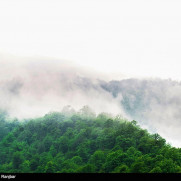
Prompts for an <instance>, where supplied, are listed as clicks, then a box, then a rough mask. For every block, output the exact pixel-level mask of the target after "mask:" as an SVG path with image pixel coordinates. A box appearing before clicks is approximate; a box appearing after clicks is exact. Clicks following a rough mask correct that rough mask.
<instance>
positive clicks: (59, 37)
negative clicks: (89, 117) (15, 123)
mask: <svg viewBox="0 0 181 181" xmlns="http://www.w3.org/2000/svg"><path fill="white" fill-rule="evenodd" d="M180 7H181V1H176V0H137V1H135V0H117V1H116V0H31V1H25V0H1V1H0V54H6V55H8V54H12V55H21V56H45V57H46V56H48V57H55V58H58V59H60V60H69V61H72V62H74V63H77V64H78V65H79V66H83V67H84V66H87V67H89V68H90V69H94V70H97V71H101V72H109V73H111V72H118V73H123V74H125V75H128V76H129V75H131V76H149V77H150V76H151V77H161V78H172V79H179V80H181V71H180V66H179V65H180V61H181V53H180V50H181V11H180ZM16 61H17V60H16Z"/></svg>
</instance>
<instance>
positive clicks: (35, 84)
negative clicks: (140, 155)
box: [0, 55, 181, 147]
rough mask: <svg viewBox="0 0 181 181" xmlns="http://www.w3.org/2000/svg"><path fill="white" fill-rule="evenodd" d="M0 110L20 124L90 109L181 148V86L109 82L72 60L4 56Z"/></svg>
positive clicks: (0, 68)
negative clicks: (118, 116)
mask: <svg viewBox="0 0 181 181" xmlns="http://www.w3.org/2000/svg"><path fill="white" fill-rule="evenodd" d="M0 63H1V66H0V109H3V110H6V111H7V112H8V113H9V115H10V116H11V117H17V118H19V119H24V118H34V117H38V116H43V115H44V114H46V113H48V112H50V111H61V110H62V108H63V107H64V106H66V105H71V106H72V107H73V108H74V109H75V110H80V109H81V108H82V107H83V106H85V105H88V106H89V107H90V108H92V109H93V110H94V111H95V112H96V113H97V114H98V113H100V112H108V113H112V114H121V115H122V116H123V117H125V118H127V119H128V120H131V119H135V120H136V121H137V122H138V123H139V124H140V125H141V126H142V127H143V128H146V129H148V130H149V131H151V132H157V133H159V134H160V135H161V136H162V137H164V138H166V140H167V141H168V142H170V143H171V144H172V145H173V146H178V147H181V141H180V140H181V136H180V130H181V84H180V83H179V82H176V81H171V80H162V79H145V80H144V79H142V80H140V79H122V80H119V81H116V80H115V81H108V80H109V79H110V77H109V78H108V76H107V75H102V74H99V73H98V72H95V71H94V70H90V69H85V68H81V67H80V66H79V65H74V64H72V63H71V62H67V61H58V60H55V59H46V58H32V59H30V58H28V59H27V58H17V57H6V56H2V55H0Z"/></svg>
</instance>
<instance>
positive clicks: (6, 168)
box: [0, 106, 181, 173]
mask: <svg viewBox="0 0 181 181" xmlns="http://www.w3.org/2000/svg"><path fill="white" fill-rule="evenodd" d="M0 172H2V173H180V172H181V149H180V148H175V147H172V146H171V145H169V144H167V143H166V140H165V139H163V138H162V137H161V136H160V135H159V134H150V133H148V131H147V130H144V129H142V128H140V126H139V125H138V124H137V122H136V121H134V120H133V121H131V122H129V121H127V120H125V119H124V118H122V117H121V116H115V117H113V116H111V115H109V114H107V113H101V114H99V115H97V116H96V115H95V114H94V112H93V111H91V110H90V109H89V108H88V107H86V106H85V107H83V108H82V109H81V110H80V111H79V112H75V111H72V112H71V113H70V111H66V109H65V110H64V111H62V112H52V113H49V114H46V115H45V116H44V117H40V118H36V119H31V120H24V121H18V120H17V119H14V120H9V118H8V116H7V115H6V113H4V112H1V113H0Z"/></svg>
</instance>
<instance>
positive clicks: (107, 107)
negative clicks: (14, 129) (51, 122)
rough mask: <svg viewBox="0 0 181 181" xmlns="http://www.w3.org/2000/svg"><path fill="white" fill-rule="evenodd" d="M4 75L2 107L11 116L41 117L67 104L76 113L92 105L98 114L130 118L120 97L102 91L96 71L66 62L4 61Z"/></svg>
mask: <svg viewBox="0 0 181 181" xmlns="http://www.w3.org/2000/svg"><path fill="white" fill-rule="evenodd" d="M0 72H1V76H0V85H1V89H0V99H1V102H0V108H1V109H4V110H7V111H8V113H9V114H10V116H13V117H17V118H20V119H22V118H29V117H37V116H42V115H44V114H46V113H48V112H50V111H61V110H62V108H63V107H64V106H66V105H71V106H72V107H73V108H75V109H76V110H79V109H81V108H82V107H83V106H85V105H88V106H89V107H90V108H92V109H94V110H95V112H96V113H100V112H110V113H113V114H122V115H123V116H126V115H125V113H124V111H123V109H122V108H121V106H120V103H119V99H120V97H119V98H118V97H117V98H114V97H113V96H112V94H110V93H109V92H107V91H105V90H104V89H102V88H101V87H100V85H99V81H98V80H97V79H96V76H95V74H94V72H92V71H91V70H85V69H83V68H80V67H78V66H75V65H72V64H70V63H67V62H66V61H57V60H51V59H50V60H47V59H41V58H39V59H37V58H36V59H35V58H34V59H33V58H32V60H26V59H25V60H24V61H23V60H22V59H21V58H19V59H18V58H16V57H14V58H12V57H11V58H8V59H6V58H4V59H2V60H1V67H0ZM97 76H98V75H97ZM98 78H99V77H98Z"/></svg>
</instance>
